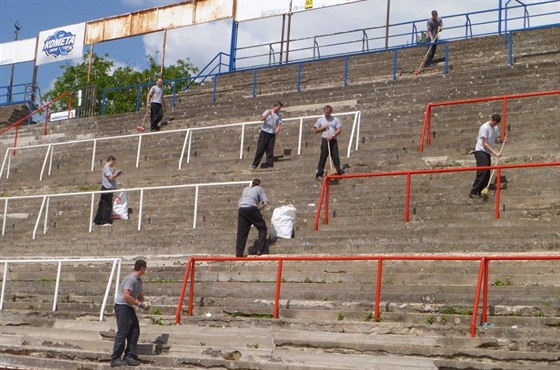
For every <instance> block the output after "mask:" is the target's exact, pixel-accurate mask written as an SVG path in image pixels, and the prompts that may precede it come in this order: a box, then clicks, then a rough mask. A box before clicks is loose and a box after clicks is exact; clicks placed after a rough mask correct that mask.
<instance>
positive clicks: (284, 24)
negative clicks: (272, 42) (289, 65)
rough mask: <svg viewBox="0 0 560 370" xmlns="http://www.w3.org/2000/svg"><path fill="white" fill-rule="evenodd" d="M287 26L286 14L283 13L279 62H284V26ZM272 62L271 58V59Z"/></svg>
mask: <svg viewBox="0 0 560 370" xmlns="http://www.w3.org/2000/svg"><path fill="white" fill-rule="evenodd" d="M285 26H286V14H283V15H282V35H281V36H280V61H279V62H278V63H279V64H282V58H283V56H284V28H285ZM269 64H270V60H269Z"/></svg>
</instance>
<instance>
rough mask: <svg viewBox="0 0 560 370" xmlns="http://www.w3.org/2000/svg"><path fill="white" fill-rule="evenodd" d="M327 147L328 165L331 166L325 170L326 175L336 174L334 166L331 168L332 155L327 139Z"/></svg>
mask: <svg viewBox="0 0 560 370" xmlns="http://www.w3.org/2000/svg"><path fill="white" fill-rule="evenodd" d="M327 148H329V165H330V167H331V168H330V169H328V170H327V176H332V175H337V174H338V171H337V170H336V168H333V164H332V157H331V144H330V142H329V141H328V140H327Z"/></svg>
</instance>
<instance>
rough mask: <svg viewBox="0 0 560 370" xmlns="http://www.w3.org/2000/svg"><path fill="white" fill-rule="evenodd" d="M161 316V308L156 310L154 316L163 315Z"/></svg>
mask: <svg viewBox="0 0 560 370" xmlns="http://www.w3.org/2000/svg"><path fill="white" fill-rule="evenodd" d="M161 314H162V312H161V308H156V309H154V315H161Z"/></svg>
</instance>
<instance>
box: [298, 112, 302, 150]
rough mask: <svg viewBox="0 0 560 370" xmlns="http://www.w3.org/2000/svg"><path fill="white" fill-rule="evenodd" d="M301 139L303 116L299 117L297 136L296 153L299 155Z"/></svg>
mask: <svg viewBox="0 0 560 370" xmlns="http://www.w3.org/2000/svg"><path fill="white" fill-rule="evenodd" d="M302 141H303V118H300V119H299V137H298V147H297V154H298V155H301V143H302Z"/></svg>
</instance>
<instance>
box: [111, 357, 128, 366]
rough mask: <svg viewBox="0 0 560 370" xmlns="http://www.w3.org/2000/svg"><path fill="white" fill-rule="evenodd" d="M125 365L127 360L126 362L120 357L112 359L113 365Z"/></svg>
mask: <svg viewBox="0 0 560 370" xmlns="http://www.w3.org/2000/svg"><path fill="white" fill-rule="evenodd" d="M123 366H126V362H124V361H123V360H121V359H120V358H119V359H117V360H112V361H111V367H123Z"/></svg>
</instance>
